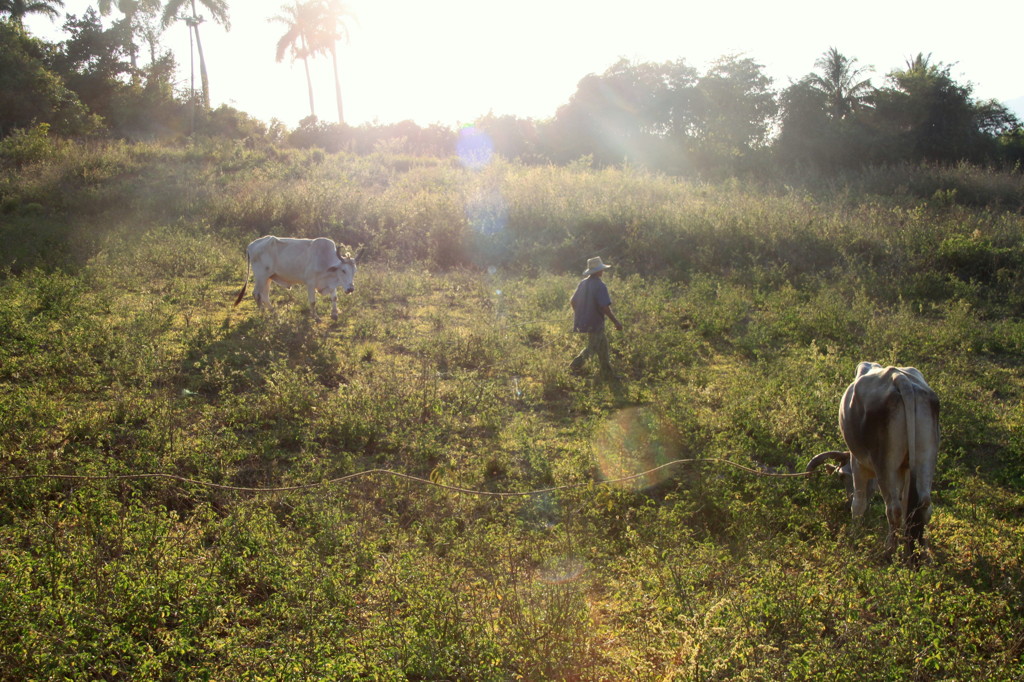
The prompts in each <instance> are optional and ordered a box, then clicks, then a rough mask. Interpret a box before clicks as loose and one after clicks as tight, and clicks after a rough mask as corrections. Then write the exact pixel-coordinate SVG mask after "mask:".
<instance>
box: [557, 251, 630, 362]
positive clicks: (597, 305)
mask: <svg viewBox="0 0 1024 682" xmlns="http://www.w3.org/2000/svg"><path fill="white" fill-rule="evenodd" d="M610 267H611V266H610V265H605V264H604V263H602V262H601V258H600V257H599V256H597V257H594V258H591V259H589V260H588V261H587V269H586V270H584V271H583V274H584V275H585V276H586V278H585V279H583V280H581V281H580V283H579V285H578V286H577V287H576V291H575V292H574V293H573V295H572V298H570V299H569V305H571V306H572V311H573V318H574V319H573V331H575V332H581V333H586V334H587V347H586V348H584V349H583V350H582V351H581V352H580V354H579V355H577V356H576V357H575V358H573V361H572V363H571V364H570V365H569V370H570V371H572V372H573V373H576V374H578V373H579V372H580V371H581V370H582V369H583V363H585V362H586V361H587V358H589V357H590V356H591V355H596V356H597V358H598V360H599V361H600V362H601V374H602V375H604V376H605V377H609V378H610V377H611V376H612V366H611V362H609V360H608V336H607V335H606V334H605V332H604V318H606V317H607V318H608V319H609V320H611V321H612V324H614V325H615V328H616V329H617V330H619V331H622V323H621V322H619V320H618V318H617V317H615V313H613V312H612V299H611V295H609V293H608V286H607V285H606V284H605V283H604V282H602V281H601V275H602V274H604V271H605V270H607V269H608V268H610Z"/></svg>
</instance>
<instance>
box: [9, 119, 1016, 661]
mask: <svg viewBox="0 0 1024 682" xmlns="http://www.w3.org/2000/svg"><path fill="white" fill-rule="evenodd" d="M23 135H29V136H31V135H38V132H33V131H28V132H27V133H19V136H23ZM43 139H47V140H48V139H49V138H43ZM5 144H7V143H6V142H5ZM840 177H841V180H842V182H841V183H840V181H837V180H835V179H833V180H832V181H831V182H830V183H822V182H821V179H820V178H817V177H816V178H815V180H816V181H817V182H816V183H813V184H808V185H807V186H806V187H799V188H798V187H794V186H793V185H789V186H788V187H782V186H778V187H776V186H774V185H765V186H763V187H757V186H754V185H752V184H741V183H738V182H736V181H723V182H721V183H708V182H703V183H698V182H692V181H686V180H679V179H673V178H668V177H665V176H660V175H656V174H650V173H645V172H642V171H640V170H638V169H636V168H630V169H625V170H623V169H615V168H599V169H594V168H590V167H588V166H586V165H584V164H577V165H576V166H574V167H572V168H560V167H552V166H546V167H533V166H521V165H517V164H510V163H507V162H501V161H495V162H492V163H491V164H490V165H488V166H486V167H483V168H475V169H469V168H462V167H461V166H459V165H458V164H453V163H450V162H448V161H447V160H442V159H430V158H425V157H420V158H414V157H408V156H404V155H392V154H389V153H387V152H384V151H378V152H376V153H374V154H371V155H369V156H359V155H354V154H347V153H337V154H331V153H327V152H324V151H322V150H313V151H308V150H298V149H286V150H281V149H277V148H275V147H273V146H269V145H268V146H261V145H252V144H246V143H244V142H242V141H236V140H225V139H214V138H210V139H200V140H198V141H197V142H196V144H195V145H192V146H189V147H164V146H158V145H154V144H151V143H149V144H139V143H132V144H129V143H96V142H93V143H88V144H84V143H73V142H62V143H60V144H54V145H53V146H52V148H51V149H49V150H48V151H47V153H46V154H45V155H43V156H42V157H39V158H35V157H30V158H26V160H25V162H24V163H23V164H22V165H21V167H20V168H18V169H13V168H4V169H3V170H0V206H2V210H3V222H2V223H0V230H2V231H3V232H2V233H0V267H2V268H3V270H2V275H0V328H3V329H4V330H5V333H4V335H3V336H2V337H0V671H3V672H2V673H0V678H3V679H63V678H69V679H78V678H82V679H95V678H100V679H110V678H130V679H138V680H150V679H152V680H156V679H160V680H163V679H253V680H255V679H360V678H376V679H394V680H401V679H465V680H507V679H515V678H522V679H552V680H599V679H638V680H660V679H682V680H691V679H692V680H697V679H701V680H726V679H816V678H822V677H827V678H835V679H853V678H854V677H857V678H862V677H865V676H867V677H868V678H869V679H879V680H882V679H921V680H933V679H934V680H938V679H967V678H977V679H986V680H988V679H991V680H1013V679H1018V678H1019V677H1020V676H1021V675H1022V673H1024V668H1022V663H1021V650H1020V644H1021V640H1020V635H1021V622H1024V581H1022V578H1021V576H1022V575H1024V567H1022V566H1021V558H1022V557H1024V527H1022V525H1021V521H1020V519H1021V514H1020V512H1021V509H1022V504H1024V467H1022V466H1021V462H1022V461H1024V451H1022V449H1024V440H1022V439H1021V437H1020V434H1021V433H1022V427H1024V412H1022V410H1021V405H1022V404H1024V382H1022V381H1021V378H1020V376H1018V375H1019V372H1018V371H1017V370H1018V365H1019V358H1020V356H1021V353H1024V325H1022V322H1021V320H1020V318H1019V310H1020V306H1021V304H1022V303H1024V287H1022V282H1021V281H1020V279H1019V276H1018V274H1017V273H1018V272H1019V271H1020V264H1021V261H1022V257H1024V244H1022V242H1021V234H1022V233H1024V231H1022V229H1021V228H1022V225H1021V213H1020V210H1019V209H1020V206H1022V205H1024V201H1022V198H1024V189H1022V188H1021V185H1020V178H1019V176H1016V175H1012V174H1000V173H996V172H994V171H991V170H982V169H977V168H971V167H967V166H961V167H959V168H948V167H934V166H926V167H912V166H901V167H890V168H887V169H885V170H884V172H883V171H881V170H876V171H873V172H864V173H859V174H849V175H846V176H840ZM883 189H884V190H886V191H884V192H883V191H882V190H883ZM939 190H941V191H939ZM968 199H969V200H968ZM33 205H34V206H35V208H30V206H33ZM266 231H274V232H278V233H282V234H283V233H288V234H294V235H313V234H327V235H328V236H332V237H334V238H335V239H337V240H338V241H344V242H346V243H350V244H359V243H362V244H363V245H364V250H363V254H362V255H361V256H360V259H361V267H360V269H359V274H358V276H357V282H356V291H355V293H353V294H352V295H351V296H348V297H345V298H344V299H343V301H342V302H341V307H342V319H341V321H339V322H338V323H335V324H330V323H326V322H318V323H314V322H311V321H310V320H309V319H308V317H307V315H306V314H305V311H304V305H305V302H304V293H303V292H296V291H293V290H287V289H284V288H281V287H276V288H275V290H274V292H273V294H272V296H273V297H274V300H275V302H276V303H277V311H276V313H274V314H267V315H263V314H258V313H257V312H256V311H255V309H254V307H253V305H252V302H251V300H246V301H245V302H244V303H243V304H242V305H241V306H240V307H239V308H233V307H232V301H233V300H234V294H235V293H236V292H237V291H238V289H239V287H240V284H241V278H242V276H243V273H244V271H245V270H244V268H245V264H244V259H243V248H244V245H245V243H246V242H247V241H248V240H249V239H251V238H253V237H256V236H259V235H260V234H263V233H264V232H266ZM591 254H593V255H598V254H599V255H602V256H603V257H604V258H606V259H607V261H609V262H612V263H614V264H615V266H616V267H615V268H614V269H612V270H610V271H609V272H608V274H607V275H606V276H607V277H608V278H609V279H608V284H609V287H610V290H611V293H612V296H613V300H614V302H615V308H616V312H617V315H618V316H619V317H620V318H621V319H622V320H623V321H624V322H625V324H626V330H625V332H624V333H622V334H617V333H613V334H612V339H611V343H612V351H613V363H614V364H615V366H616V369H617V371H618V372H619V373H620V374H621V375H622V379H621V381H619V382H613V383H604V382H601V381H597V380H596V379H595V378H593V377H582V378H581V377H576V376H573V375H571V374H570V373H569V372H568V371H567V364H568V360H569V359H570V358H571V357H572V355H573V354H574V353H575V351H576V350H578V348H577V346H578V344H579V340H578V339H576V338H573V335H571V334H569V333H568V331H567V330H568V319H569V318H568V310H567V297H568V295H569V293H570V292H571V290H572V287H573V285H574V284H575V281H576V279H577V278H578V277H579V271H580V270H581V268H582V266H583V263H584V262H585V258H586V257H587V256H588V255H591ZM445 266H455V267H448V268H446V267H445ZM488 266H493V267H488ZM864 359H873V360H878V361H879V362H884V363H896V364H901V365H902V364H912V365H915V366H917V367H919V368H921V369H922V371H923V372H924V374H925V376H926V377H927V378H928V380H929V382H930V383H931V384H932V386H933V387H934V388H935V389H936V391H937V392H938V394H939V396H940V399H941V401H942V431H943V446H942V448H941V452H940V460H939V464H938V476H937V480H936V489H935V493H934V500H935V515H934V518H933V520H932V522H931V524H930V525H929V527H928V530H927V532H926V538H927V540H928V542H929V550H928V554H927V555H926V558H925V561H924V562H923V564H922V566H920V567H919V568H916V569H914V568H911V567H908V566H904V565H901V564H889V563H887V562H886V561H885V560H884V559H883V558H882V556H881V534H882V532H883V531H884V527H885V520H884V514H883V511H882V509H881V508H880V503H879V501H878V500H877V499H876V500H875V501H874V502H873V503H872V505H871V507H870V509H869V513H868V517H867V519H866V521H865V524H864V525H863V527H860V528H853V527H851V526H850V524H849V518H848V511H847V508H846V504H845V500H844V495H843V491H842V487H841V486H840V485H838V484H836V482H834V481H832V480H829V479H827V478H826V477H824V476H822V477H816V478H810V479H802V478H768V477H765V476H758V475H754V474H751V473H749V472H748V471H742V470H739V469H735V468H731V467H727V466H726V465H724V464H721V463H718V462H717V461H716V460H719V459H721V460H728V461H731V462H733V463H736V464H741V465H744V466H747V467H749V468H752V469H755V470H759V471H762V472H766V473H767V472H783V473H784V472H789V471H798V470H800V469H801V468H802V467H803V465H804V463H805V462H806V461H807V459H808V458H809V457H810V456H811V455H812V454H814V453H815V452H819V451H822V450H826V449H832V448H834V447H836V446H838V445H839V442H840V441H839V434H838V431H837V428H836V423H835V410H836V403H837V401H838V399H839V396H840V395H841V393H842V391H843V389H844V387H845V386H846V384H847V383H848V382H849V381H850V380H851V378H852V372H853V368H854V367H855V365H856V363H857V362H858V361H860V360H864ZM675 459H688V460H689V459H696V460H703V461H699V462H690V463H687V464H677V465H673V466H670V467H668V468H665V469H661V470H658V471H653V472H648V473H647V474H646V475H644V476H643V477H641V478H640V479H639V480H637V481H631V482H628V483H627V482H623V483H619V484H614V485H613V484H610V483H607V481H608V480H609V479H614V478H618V477H622V476H625V475H628V474H632V473H643V472H646V471H648V470H650V469H654V468H655V467H656V466H658V465H661V464H667V463H668V462H670V461H672V460H675ZM375 468H386V469H390V470H393V471H396V472H400V473H402V474H406V475H409V476H416V477H420V478H423V479H427V480H430V481H432V482H434V483H435V484H443V485H449V486H456V487H467V488H473V489H477V490H481V491H488V492H510V491H520V492H530V491H536V490H541V489H546V488H551V487H555V486H566V487H564V488H562V489H559V490H555V491H549V492H544V493H539V494H533V495H529V496H524V497H519V498H494V497H483V496H478V495H467V494H456V493H454V492H452V491H450V490H443V489H441V488H438V487H433V486H428V485H425V484H423V483H419V482H415V481H411V480H408V479H399V478H393V477H390V476H387V475H384V474H375V475H371V476H365V477H358V478H352V479H348V480H346V481H343V482H342V481H335V482H333V483H330V484H328V483H327V482H328V481H332V480H334V479H337V478H339V477H342V476H346V475H349V474H353V473H357V472H363V471H366V470H369V469H375ZM145 472H164V473H168V474H172V475H175V476H179V477H181V478H179V479H175V480H169V479H157V478H143V479H116V480H115V479H104V478H97V479H92V480H81V479H78V480H70V479H48V478H26V476H35V475H46V474H66V475H94V476H108V475H127V474H138V473H145ZM185 479H189V480H191V481H201V482H206V483H212V484H218V485H221V486H234V487H235V488H239V487H242V488H249V487H289V488H290V489H289V490H282V491H278V492H273V493H257V492H252V491H245V490H238V489H232V488H225V487H220V488H215V487H210V486H208V485H201V484H199V483H194V482H189V480H185ZM293 486H310V487H307V488H301V489H300V488H297V487H293Z"/></svg>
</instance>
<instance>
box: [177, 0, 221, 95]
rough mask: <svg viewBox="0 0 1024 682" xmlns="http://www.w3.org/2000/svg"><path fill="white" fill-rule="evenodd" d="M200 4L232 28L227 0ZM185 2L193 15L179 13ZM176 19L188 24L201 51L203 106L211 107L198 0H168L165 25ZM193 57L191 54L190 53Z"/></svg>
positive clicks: (200, 73)
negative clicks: (200, 34)
mask: <svg viewBox="0 0 1024 682" xmlns="http://www.w3.org/2000/svg"><path fill="white" fill-rule="evenodd" d="M198 1H199V4H201V5H202V6H203V7H205V8H206V9H208V10H209V11H210V15H211V16H212V17H213V20H214V21H216V22H217V23H218V24H220V25H222V26H223V27H224V30H226V31H230V30H231V21H230V19H229V18H228V3H227V0H198ZM185 3H188V4H189V7H190V9H191V10H192V14H191V15H179V12H180V11H181V9H182V7H183V6H184V5H185ZM175 21H184V22H185V24H186V25H188V27H189V30H190V31H191V32H192V33H191V35H194V36H195V41H196V50H197V51H198V52H199V75H200V78H201V79H202V83H203V106H204V107H206V108H207V109H209V108H210V80H209V78H208V77H207V76H206V58H205V57H204V56H203V43H202V41H201V40H200V39H199V25H200V24H201V23H203V22H204V21H205V19H204V18H203V17H202V16H201V15H200V14H199V13H197V12H196V0H167V5H166V6H165V7H164V16H163V25H164V27H165V28H166V27H167V26H170V25H171V24H172V23H173V22H175ZM189 58H190V59H191V54H190V55H189Z"/></svg>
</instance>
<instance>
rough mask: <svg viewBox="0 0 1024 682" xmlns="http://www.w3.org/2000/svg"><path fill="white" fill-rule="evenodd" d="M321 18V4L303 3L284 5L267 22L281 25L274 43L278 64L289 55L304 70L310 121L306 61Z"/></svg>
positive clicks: (310, 83)
mask: <svg viewBox="0 0 1024 682" xmlns="http://www.w3.org/2000/svg"><path fill="white" fill-rule="evenodd" d="M322 15H323V3H321V2H319V1H318V0H306V1H305V2H298V1H296V2H295V4H294V5H284V6H282V7H281V14H278V15H276V16H273V17H271V18H270V21H274V22H277V23H279V24H284V26H285V29H286V30H285V32H284V35H282V36H281V37H280V38H278V40H277V61H279V62H280V61H282V60H283V59H284V56H285V54H286V53H289V52H290V53H291V58H292V61H293V62H294V61H295V60H296V59H301V60H302V64H303V66H304V67H305V70H306V87H307V88H308V89H309V115H310V116H311V117H312V118H313V119H314V121H315V120H316V107H315V105H314V101H313V79H312V78H311V77H310V75H309V58H310V57H311V56H313V54H314V48H313V43H314V36H315V35H316V34H317V31H318V30H319V29H320V26H321V18H322ZM339 97H340V95H339ZM339 103H340V99H339ZM339 116H340V109H339Z"/></svg>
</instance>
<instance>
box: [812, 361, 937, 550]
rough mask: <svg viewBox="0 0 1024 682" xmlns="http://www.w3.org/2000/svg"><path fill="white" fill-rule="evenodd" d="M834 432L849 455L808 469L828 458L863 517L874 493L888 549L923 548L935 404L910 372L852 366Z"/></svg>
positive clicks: (874, 365)
mask: <svg viewBox="0 0 1024 682" xmlns="http://www.w3.org/2000/svg"><path fill="white" fill-rule="evenodd" d="M839 429H840V431H841V432H842V434H843V440H845V441H846V446H847V447H848V448H850V451H849V452H837V451H830V452H823V453H821V454H820V455H817V456H815V457H814V458H813V459H812V460H811V461H810V462H809V463H808V464H807V470H808V471H810V470H812V469H814V468H815V467H816V466H818V465H820V464H821V463H822V462H824V461H825V460H826V459H835V460H838V461H839V462H840V464H841V465H842V466H841V467H840V468H839V469H838V470H837V472H838V473H839V474H841V475H842V476H843V477H844V479H847V481H848V485H847V488H848V490H850V491H851V493H852V498H853V499H852V503H851V511H852V512H853V516H854V517H855V518H860V517H861V516H863V515H864V511H865V509H866V508H867V505H868V498H869V497H870V495H871V494H872V493H873V491H874V485H875V484H876V483H877V485H878V489H879V490H880V491H881V493H882V498H883V499H884V500H885V517H886V519H887V520H888V522H889V533H888V535H887V537H886V550H887V551H889V552H891V551H892V550H893V549H895V547H896V543H897V541H898V540H900V539H902V540H903V541H904V542H905V543H906V547H907V549H908V550H913V548H914V544H915V543H922V542H923V536H924V527H925V524H926V523H928V519H929V518H931V514H932V503H931V489H932V479H933V478H934V477H935V462H936V459H937V457H938V451H939V399H938V396H936V395H935V392H934V391H932V389H931V387H930V386H928V383H927V382H926V381H925V380H924V376H922V375H921V372H920V371H918V370H917V369H915V368H913V367H882V366H881V365H879V364H877V363H874V362H862V363H860V364H859V365H857V373H856V376H855V378H854V380H853V383H851V384H850V385H849V387H847V389H846V392H845V393H844V394H843V399H842V401H841V402H840V404H839Z"/></svg>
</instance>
